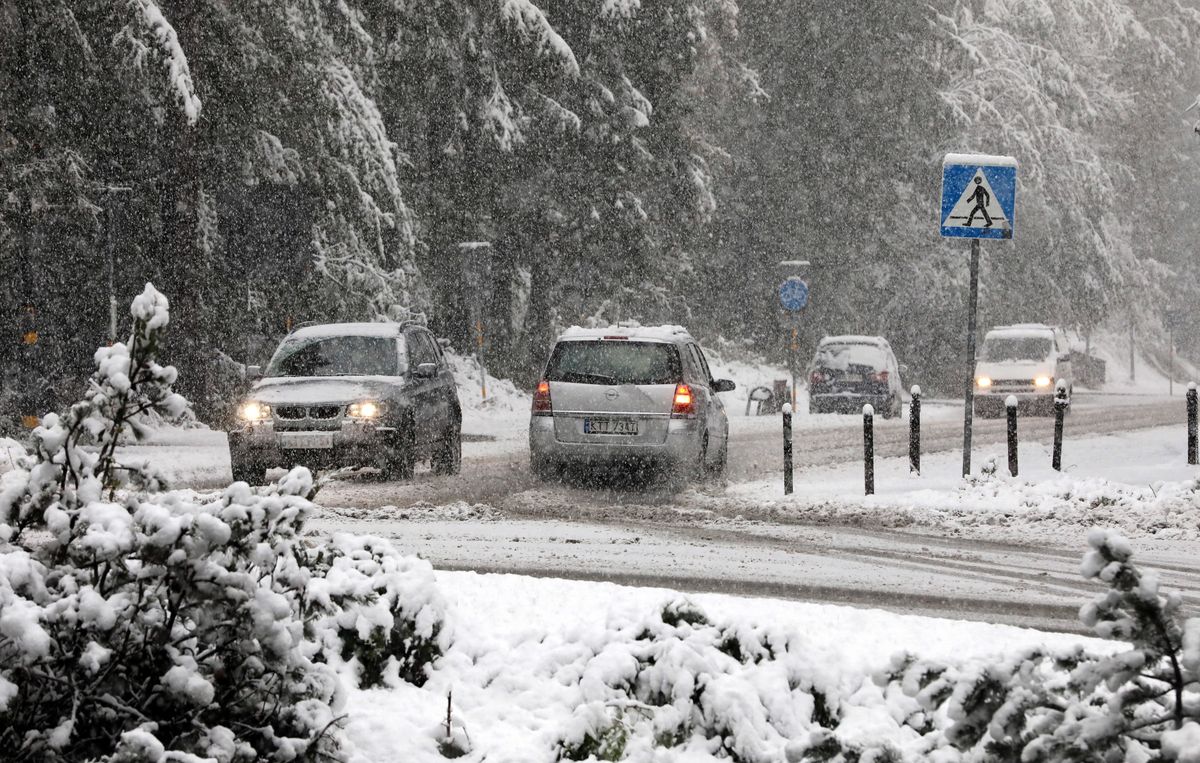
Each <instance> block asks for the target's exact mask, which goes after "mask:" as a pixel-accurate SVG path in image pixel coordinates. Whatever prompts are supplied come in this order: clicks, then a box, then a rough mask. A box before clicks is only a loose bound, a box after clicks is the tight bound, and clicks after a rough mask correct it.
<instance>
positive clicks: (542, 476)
mask: <svg viewBox="0 0 1200 763" xmlns="http://www.w3.org/2000/svg"><path fill="white" fill-rule="evenodd" d="M529 471H531V472H533V476H534V477H537V478H538V479H539V480H541V481H543V482H550V481H551V480H557V479H558V478H559V476H561V474H562V467H560V466H559V465H558V464H556V463H555V462H553V461H551V460H550V459H548V458H539V457H537V456H530V458H529Z"/></svg>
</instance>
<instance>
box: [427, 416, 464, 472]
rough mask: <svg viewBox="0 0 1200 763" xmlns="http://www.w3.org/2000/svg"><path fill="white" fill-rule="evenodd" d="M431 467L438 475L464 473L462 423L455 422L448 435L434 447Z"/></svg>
mask: <svg viewBox="0 0 1200 763" xmlns="http://www.w3.org/2000/svg"><path fill="white" fill-rule="evenodd" d="M430 466H431V467H432V468H433V473H434V474H437V475H443V476H444V475H450V474H458V473H459V472H460V471H462V422H461V421H459V420H455V421H454V423H452V424H451V425H450V429H449V431H447V432H446V435H445V436H444V437H443V438H442V439H441V440H439V441H438V442H437V444H436V445H434V446H433V456H432V458H430Z"/></svg>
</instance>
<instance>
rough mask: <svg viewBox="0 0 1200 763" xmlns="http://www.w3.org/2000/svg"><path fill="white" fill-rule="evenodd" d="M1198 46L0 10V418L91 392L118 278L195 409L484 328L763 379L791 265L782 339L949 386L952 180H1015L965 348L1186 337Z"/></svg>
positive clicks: (991, 30) (1193, 9) (820, 21)
mask: <svg viewBox="0 0 1200 763" xmlns="http://www.w3.org/2000/svg"><path fill="white" fill-rule="evenodd" d="M1198 27H1200V12H1198V11H1197V3H1195V2H1193V0H1186V1H1185V2H1179V3H1177V2H1174V0H1085V1H1081V2H1072V3H1057V2H1050V1H1049V0H934V2H931V3H928V4H899V5H897V4H895V3H890V2H884V0H863V2H859V3H855V4H852V5H848V4H845V3H841V2H837V0H741V1H740V2H735V0H656V1H651V0H604V2H588V3H585V2H580V1H579V0H462V1H451V0H433V1H432V2H424V3H416V2H410V1H409V0H344V1H343V2H338V3H323V2H316V1H315V0H269V1H268V0H246V1H245V2H236V3H235V2H231V1H230V0H159V1H158V2H155V0H122V1H121V2H116V3H106V2H97V1H95V0H73V1H72V2H66V0H32V2H24V1H21V0H0V273H3V275H4V278H3V279H2V282H0V309H2V310H3V313H4V315H5V316H6V320H5V321H4V324H3V325H4V329H3V332H4V336H3V342H2V343H0V346H2V349H0V369H3V374H4V393H3V394H2V395H0V407H4V408H5V409H6V424H11V421H12V418H11V415H10V412H19V411H21V410H40V409H41V408H44V407H45V405H46V404H49V403H54V402H57V401H59V400H65V399H69V398H70V397H71V395H72V392H73V391H75V390H76V389H77V388H78V387H79V386H80V385H81V384H82V380H83V379H84V378H85V377H86V374H87V370H88V367H89V363H90V358H91V351H90V349H89V348H91V347H93V346H94V345H95V344H96V343H97V341H102V340H103V339H104V338H105V337H106V336H107V333H108V316H107V309H108V299H107V294H108V291H109V287H108V282H109V263H110V262H112V263H115V268H114V269H115V274H116V277H115V278H114V279H113V284H114V287H113V291H114V292H115V298H116V300H117V302H118V303H123V302H124V301H125V300H127V299H128V297H129V296H131V295H129V294H125V293H123V292H124V290H125V289H126V288H127V286H126V284H133V283H143V282H144V281H146V280H153V281H154V282H155V283H156V284H159V285H160V287H162V288H163V289H164V290H168V291H169V292H171V293H173V294H177V295H179V297H178V298H177V299H176V304H177V306H178V310H177V313H176V314H177V316H178V319H177V321H176V324H177V325H176V326H175V329H174V332H173V333H174V337H173V339H172V342H173V346H175V347H176V348H178V352H179V353H180V355H179V365H180V366H181V368H182V369H183V371H184V374H183V378H185V379H190V380H191V382H190V384H189V385H188V388H187V389H185V390H184V391H185V392H186V393H187V394H188V395H189V397H191V398H192V399H193V400H194V401H195V402H196V404H197V408H198V410H199V411H201V413H204V412H205V411H206V410H212V409H213V408H214V407H216V406H217V405H218V403H219V399H220V397H221V396H222V395H223V394H225V392H224V390H226V389H227V385H228V379H230V378H232V377H235V376H236V371H237V364H238V363H244V362H259V361H261V360H262V359H263V358H262V355H263V353H264V352H266V351H268V350H269V347H270V346H271V345H272V343H273V342H274V341H275V340H277V339H278V338H279V336H280V335H282V334H283V333H284V332H285V331H286V330H287V327H288V325H289V324H292V323H295V322H299V321H306V320H318V321H323V320H338V319H363V320H370V319H378V318H391V319H404V318H418V319H424V320H427V321H428V322H429V323H430V324H431V326H432V327H433V328H434V329H435V330H436V331H437V332H438V333H439V335H441V336H445V337H447V338H449V339H450V340H451V342H452V343H453V344H454V345H455V346H456V347H458V348H459V349H463V350H466V349H468V348H469V347H470V346H471V344H472V342H473V341H474V336H473V331H474V326H475V325H476V323H477V322H479V321H482V323H483V325H484V326H485V327H486V328H485V335H486V342H487V349H488V354H489V357H490V360H491V366H492V367H493V369H494V370H495V371H497V372H499V373H501V374H503V375H508V376H512V377H513V378H516V379H518V380H520V381H523V382H525V381H529V380H530V378H531V377H532V376H533V375H534V374H536V373H537V372H538V368H539V366H540V364H541V363H542V362H543V361H544V354H545V352H546V348H547V343H548V342H549V340H550V339H551V338H552V335H553V332H554V331H555V329H556V328H557V327H559V326H562V325H569V324H571V323H582V322H587V321H589V320H590V321H606V320H625V319H636V320H641V321H643V322H652V321H671V322H680V323H687V324H689V325H690V326H691V327H692V328H693V330H694V331H696V332H697V333H699V334H700V335H701V337H702V338H704V339H707V340H714V339H716V338H717V337H718V336H721V337H724V338H728V339H735V340H751V341H753V342H754V343H755V346H756V348H757V349H758V350H759V351H760V352H761V353H763V354H767V355H776V358H777V359H782V358H781V357H780V356H779V353H780V352H781V347H780V342H779V338H780V336H781V334H782V332H781V331H780V316H779V314H778V311H777V308H776V304H775V299H774V293H773V292H774V287H775V285H776V283H777V281H778V280H779V278H780V276H781V275H782V274H781V273H780V272H779V271H778V268H777V267H776V263H777V262H778V261H779V260H782V259H789V258H797V257H798V258H804V259H809V260H811V261H812V262H813V271H812V273H811V280H812V286H813V304H812V307H811V308H810V310H809V311H808V312H807V314H806V316H805V321H804V331H805V339H806V341H808V342H811V341H815V339H817V338H819V336H820V335H821V334H823V333H830V332H839V333H840V332H849V331H854V332H868V333H879V334H883V335H885V336H888V337H889V339H890V340H891V341H892V344H893V346H895V347H896V348H897V349H898V352H899V354H900V355H901V359H902V360H903V361H906V362H908V364H909V365H910V366H912V368H913V372H914V374H913V375H914V379H913V380H914V381H920V382H921V383H923V384H926V385H929V386H932V387H935V388H936V387H937V386H939V385H940V386H945V387H948V386H949V385H950V384H952V383H953V379H954V378H956V365H955V363H956V359H957V358H958V355H959V354H961V353H960V351H959V347H960V345H961V342H962V340H961V337H960V336H959V335H960V334H961V329H960V327H961V326H962V325H963V310H964V302H965V270H966V268H965V258H964V256H963V251H962V250H961V245H959V246H955V245H954V244H947V243H945V242H943V241H941V240H940V239H939V238H938V236H937V229H936V211H935V208H936V204H937V195H938V182H939V179H940V159H941V156H942V155H943V154H944V153H945V152H946V151H950V150H968V151H970V150H978V151H986V152H988V153H1011V154H1013V155H1015V156H1017V157H1018V158H1019V160H1020V162H1021V186H1020V190H1019V202H1018V203H1019V209H1018V222H1017V225H1018V228H1017V237H1016V239H1015V240H1014V241H1012V242H1008V243H1003V244H999V245H996V246H990V247H988V248H987V252H986V256H985V270H984V281H983V296H982V311H983V315H982V319H981V324H982V325H984V326H986V325H989V323H998V322H1005V321H1018V320H1021V321H1026V320H1045V321H1049V322H1054V323H1060V324H1064V325H1068V326H1074V327H1078V328H1080V329H1082V330H1084V331H1091V330H1094V329H1095V328H1096V327H1098V326H1100V325H1102V324H1103V323H1104V322H1105V321H1109V322H1112V321H1127V320H1131V319H1132V320H1134V321H1135V322H1136V323H1137V324H1138V325H1139V326H1140V327H1141V330H1142V331H1143V332H1144V333H1146V334H1147V335H1148V336H1153V335H1156V334H1157V333H1158V332H1160V331H1161V320H1162V318H1163V316H1164V315H1165V314H1166V313H1168V312H1170V313H1172V314H1173V315H1175V317H1176V318H1177V319H1179V320H1182V321H1183V322H1184V323H1185V324H1187V325H1190V326H1191V327H1192V328H1193V329H1197V328H1200V325H1197V323H1200V321H1197V319H1196V316H1195V315H1194V311H1193V310H1192V309H1191V307H1190V306H1191V305H1194V304H1195V296H1196V287H1195V286H1194V284H1195V283H1196V277H1195V276H1196V264H1195V258H1194V257H1192V256H1190V255H1191V253H1190V251H1189V249H1188V247H1189V245H1190V242H1191V241H1192V240H1193V239H1194V237H1195V233H1196V232H1197V227H1198V226H1200V222H1198V220H1197V217H1196V216H1195V215H1192V214H1190V209H1189V200H1190V199H1191V198H1192V197H1193V196H1194V194H1195V191H1196V179H1195V173H1194V172H1193V171H1192V166H1191V165H1192V157H1194V156H1195V155H1196V151H1197V150H1198V149H1200V145H1198V144H1197V143H1196V142H1195V141H1194V140H1193V136H1191V135H1190V134H1189V132H1190V129H1191V127H1190V121H1191V120H1189V117H1188V116H1187V115H1185V113H1184V111H1185V109H1186V107H1187V106H1188V104H1189V103H1190V102H1191V101H1192V100H1193V97H1192V94H1191V92H1190V91H1191V87H1192V85H1193V84H1194V83H1195V82H1196V81H1197V80H1198V79H1200V78H1198V77H1197V74H1198V72H1197V71H1196V69H1197V65H1196V63H1195V61H1196V56H1195V55H1194V51H1193V48H1192V45H1193V40H1194V39H1195V35H1196V33H1197V29H1198ZM1180 316H1182V317H1181V318H1180ZM30 331H36V332H37V334H38V342H37V343H36V344H33V345H30V344H25V343H24V337H25V336H26V335H27V334H28V333H29V332H30ZM1191 335H1192V336H1195V335H1197V332H1196V331H1192V332H1191ZM1184 349H1185V350H1188V349H1190V350H1192V351H1195V350H1196V349H1200V348H1198V347H1196V346H1195V344H1194V342H1192V343H1191V344H1190V345H1189V344H1187V343H1186V342H1185V347H1184ZM31 396H32V397H41V398H48V399H44V400H29V399H28V398H29V397H31Z"/></svg>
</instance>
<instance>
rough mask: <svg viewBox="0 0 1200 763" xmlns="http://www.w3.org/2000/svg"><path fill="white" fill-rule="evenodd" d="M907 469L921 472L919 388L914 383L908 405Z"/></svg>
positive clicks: (916, 472)
mask: <svg viewBox="0 0 1200 763" xmlns="http://www.w3.org/2000/svg"><path fill="white" fill-rule="evenodd" d="M908 470H909V471H910V472H913V473H915V474H920V473H921V388H920V387H918V386H917V385H915V384H914V385H913V388H912V404H911V405H909V407H908Z"/></svg>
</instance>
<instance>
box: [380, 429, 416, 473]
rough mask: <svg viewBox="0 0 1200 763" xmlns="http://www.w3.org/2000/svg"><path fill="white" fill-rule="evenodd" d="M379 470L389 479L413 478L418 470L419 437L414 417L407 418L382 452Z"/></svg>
mask: <svg viewBox="0 0 1200 763" xmlns="http://www.w3.org/2000/svg"><path fill="white" fill-rule="evenodd" d="M379 471H380V473H381V474H382V475H383V478H384V479H388V480H411V479H412V478H413V475H414V474H415V473H416V471H417V439H416V427H415V426H414V425H413V421H412V418H408V419H405V421H404V423H403V424H401V425H400V427H399V429H397V430H396V432H395V434H394V435H393V437H392V438H391V439H390V442H388V443H387V445H386V446H385V448H384V451H383V453H382V454H380V459H379Z"/></svg>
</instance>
